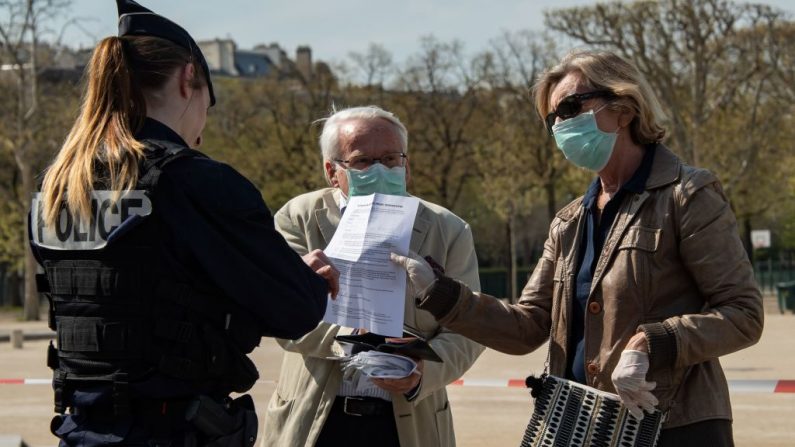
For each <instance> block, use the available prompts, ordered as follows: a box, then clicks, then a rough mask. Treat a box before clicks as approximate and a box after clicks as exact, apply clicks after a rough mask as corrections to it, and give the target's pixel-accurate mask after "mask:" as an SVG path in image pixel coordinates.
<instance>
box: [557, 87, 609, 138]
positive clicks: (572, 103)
mask: <svg viewBox="0 0 795 447" xmlns="http://www.w3.org/2000/svg"><path fill="white" fill-rule="evenodd" d="M615 96H616V95H615V94H613V92H610V91H607V90H596V91H593V92H587V93H575V94H573V95H569V96H567V97H565V98H563V99H561V100H560V102H559V103H558V108H557V109H555V110H553V111H551V112H549V113H548V114H547V117H546V118H545V119H544V121H545V122H546V124H547V130H548V131H549V134H550V135H552V126H554V125H555V121H557V118H560V119H561V121H566V120H567V119H569V118H574V117H575V116H577V115H579V114H580V112H582V103H583V102H585V101H587V100H589V99H591V98H614V97H615Z"/></svg>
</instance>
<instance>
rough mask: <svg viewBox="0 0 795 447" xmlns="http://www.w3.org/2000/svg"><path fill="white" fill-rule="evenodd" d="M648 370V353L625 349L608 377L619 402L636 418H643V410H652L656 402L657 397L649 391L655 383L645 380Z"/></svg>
mask: <svg viewBox="0 0 795 447" xmlns="http://www.w3.org/2000/svg"><path fill="white" fill-rule="evenodd" d="M648 371H649V354H647V353H645V352H643V351H635V350H631V349H627V350H625V351H624V352H622V353H621V359H620V360H619V361H618V365H616V369H614V370H613V374H612V376H611V377H610V378H611V379H612V381H613V386H615V387H616V392H617V393H618V396H619V397H620V398H621V402H622V403H623V404H624V406H626V407H627V410H629V412H630V413H631V414H632V415H633V416H635V417H636V418H638V419H643V410H646V411H654V407H655V405H657V404H658V402H657V398H656V397H654V395H653V394H652V393H651V391H652V390H653V389H654V387H655V386H657V384H656V383H654V382H647V381H646V373H647V372H648Z"/></svg>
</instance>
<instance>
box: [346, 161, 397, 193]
mask: <svg viewBox="0 0 795 447" xmlns="http://www.w3.org/2000/svg"><path fill="white" fill-rule="evenodd" d="M345 175H346V176H347V177H348V197H353V196H367V195H370V194H373V193H376V192H377V193H381V194H391V195H393V196H407V195H408V194H407V193H406V168H405V167H403V166H396V167H394V168H387V167H386V166H384V165H382V164H381V163H375V164H373V165H372V166H370V167H369V168H367V169H362V170H357V169H350V168H349V169H346V170H345Z"/></svg>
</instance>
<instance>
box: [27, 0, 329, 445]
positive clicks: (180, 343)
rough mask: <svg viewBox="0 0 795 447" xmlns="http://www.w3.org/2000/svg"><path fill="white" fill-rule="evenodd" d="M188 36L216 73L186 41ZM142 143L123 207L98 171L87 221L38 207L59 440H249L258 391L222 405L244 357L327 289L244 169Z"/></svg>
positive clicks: (300, 320) (146, 129)
mask: <svg viewBox="0 0 795 447" xmlns="http://www.w3.org/2000/svg"><path fill="white" fill-rule="evenodd" d="M123 7H130V8H134V11H135V12H136V13H135V14H133V15H134V16H136V17H138V19H140V18H141V17H149V18H151V19H152V20H154V22H151V21H148V22H147V21H144V22H140V23H138V24H137V25H136V24H135V23H133V24H132V25H134V26H132V29H139V30H140V29H141V28H145V27H148V28H147V29H149V30H150V31H151V29H152V28H151V27H152V26H153V24H154V25H156V26H161V27H162V26H165V27H166V28H167V29H166V34H167V35H169V34H168V33H171V34H175V33H176V34H177V35H178V36H177V37H178V38H179V39H183V38H184V36H187V37H188V39H190V36H188V35H187V33H186V32H184V30H182V29H181V28H179V27H178V26H177V25H175V24H173V23H172V22H170V21H168V20H167V19H164V18H162V17H161V16H157V15H155V14H152V13H151V12H149V13H145V12H142V11H141V9H143V8H142V7H140V6H139V5H137V4H135V2H132V1H130V0H119V9H120V14H124V13H123V9H122V8H123ZM139 8H140V9H139ZM145 11H148V10H145ZM122 17H124V16H123V15H122ZM123 21H124V20H122V22H123ZM164 24H165V25H164ZM127 25H128V26H129V25H130V24H129V23H128V24H127ZM120 26H121V25H120ZM136 26H137V27H138V28H136ZM169 27H172V28H169ZM173 27H176V28H173ZM175 30H176V31H175ZM150 31H148V33H149V34H152V35H158V36H160V37H165V36H163V35H162V34H163V33H160V34H158V33H152V32H150ZM180 33H183V34H184V35H183V34H180ZM172 37H173V36H172ZM175 41H176V40H175ZM182 42H183V43H180V42H177V43H180V44H181V45H183V46H184V45H193V49H192V51H193V52H194V54H197V53H196V52H198V54H197V57H199V58H201V62H202V63H203V66H204V67H205V68H206V63H205V62H204V58H203V56H201V52H200V51H198V47H196V46H195V43H192V39H190V42H187V41H185V40H183V41H182ZM186 42H187V43H186ZM207 79H208V80H209V73H207ZM210 92H211V97H212V100H213V102H214V94H212V86H211V85H210ZM136 139H138V140H139V141H141V142H143V143H144V144H145V145H146V147H147V151H146V154H147V155H146V159H145V160H143V161H142V162H141V164H140V168H139V181H138V184H137V186H136V188H135V190H134V191H130V192H126V193H124V194H122V196H121V197H120V198H119V199H118V200H116V197H114V194H113V192H111V191H107V187H106V185H104V184H102V181H101V180H100V181H99V182H98V184H97V185H95V191H94V192H93V194H92V214H93V218H92V220H91V222H88V223H80V222H76V221H75V220H74V219H73V218H72V217H71V216H70V215H69V213H68V212H66V210H65V209H64V211H63V212H62V213H61V216H60V219H59V221H58V224H57V225H56V226H55V228H53V229H50V228H46V227H45V226H44V225H43V223H42V222H41V214H40V212H41V210H40V201H39V199H38V197H37V198H34V201H33V207H32V210H31V219H30V221H31V225H30V236H31V247H32V249H33V252H34V254H35V255H36V257H37V259H38V261H39V263H40V264H41V265H42V267H43V268H44V273H43V274H41V275H39V278H38V280H39V288H40V291H42V292H44V293H46V294H47V296H48V298H49V300H50V324H51V327H52V328H53V329H55V330H56V331H57V342H56V344H55V345H51V346H50V349H49V353H48V364H49V366H50V367H51V368H53V370H54V379H53V387H54V390H55V410H56V412H58V413H59V414H60V415H59V416H56V418H55V419H54V420H53V426H52V430H53V433H55V434H56V435H57V436H59V437H60V438H61V439H62V440H63V443H65V444H67V445H81V446H91V445H109V444H118V445H122V444H123V445H241V446H242V445H252V444H253V441H254V439H255V437H256V428H257V422H256V415H255V414H254V412H253V404H252V403H251V400H250V398H247V396H246V397H244V398H240V399H238V400H236V401H234V402H232V403H230V402H229V400H228V399H227V396H228V395H229V393H231V392H245V391H247V390H248V389H250V388H251V387H252V386H253V384H254V383H255V381H256V380H257V378H258V375H257V371H256V369H255V367H254V365H253V363H252V362H251V361H250V360H249V359H248V357H247V356H246V354H247V353H249V352H251V351H252V350H253V348H254V347H255V346H257V345H258V344H259V340H260V338H261V337H262V336H276V337H281V338H291V339H294V338H298V337H300V336H302V335H303V334H305V333H306V332H308V331H310V330H312V329H314V327H315V326H316V325H317V323H318V321H319V320H320V318H322V316H323V313H324V311H325V303H326V299H327V298H326V297H327V290H328V285H327V283H326V281H325V280H324V279H323V278H321V277H320V276H318V275H316V274H315V273H314V272H313V271H312V270H311V269H310V268H309V267H307V266H306V265H305V264H304V262H303V261H302V260H301V258H300V257H299V256H298V255H297V254H296V253H295V252H294V251H293V250H291V249H290V248H289V247H288V245H287V243H286V242H285V241H284V239H283V238H282V237H281V235H279V234H278V233H277V232H276V230H275V229H274V226H273V219H272V217H271V214H270V212H269V211H268V209H267V207H266V206H265V203H264V202H263V201H262V197H261V195H260V193H259V191H258V190H257V189H256V188H255V187H254V185H252V184H251V183H250V182H249V181H248V180H246V179H245V178H244V177H242V176H241V175H240V174H239V173H237V172H236V171H235V170H234V169H232V168H231V167H229V166H227V165H224V164H222V163H219V162H216V161H213V160H211V159H209V158H207V157H206V156H204V155H202V154H201V153H199V152H197V151H193V150H191V149H189V148H188V146H187V144H186V143H185V142H184V141H183V140H182V138H181V137H180V136H179V135H177V134H176V133H175V132H174V131H173V130H171V129H170V128H169V127H167V126H165V125H164V124H162V123H160V122H158V121H155V120H153V119H149V118H147V120H146V122H145V125H144V126H143V128H142V129H141V130H140V131H139V132H138V133H137V134H136ZM97 169H98V170H97V172H95V178H98V179H102V178H103V175H102V174H103V173H102V172H101V171H102V168H101V166H100V167H98V168H97ZM67 409H68V410H69V411H68V412H66V410H67ZM212 442H217V444H212Z"/></svg>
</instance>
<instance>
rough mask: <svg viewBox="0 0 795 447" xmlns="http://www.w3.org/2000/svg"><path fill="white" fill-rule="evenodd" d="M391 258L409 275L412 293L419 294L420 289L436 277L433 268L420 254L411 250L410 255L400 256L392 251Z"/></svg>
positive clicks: (428, 284) (423, 288)
mask: <svg viewBox="0 0 795 447" xmlns="http://www.w3.org/2000/svg"><path fill="white" fill-rule="evenodd" d="M389 258H390V259H391V260H392V262H394V263H395V264H397V265H399V266H401V267H403V268H404V269H405V270H406V273H408V275H409V284H410V285H411V287H412V289H413V293H412V295H417V294H418V293H420V291H422V290H425V288H427V287H428V286H430V285H431V284H432V283H433V281H434V280H435V279H436V275H434V274H433V269H431V266H430V265H429V264H428V262H426V261H425V260H424V259H422V257H420V255H418V254H417V253H414V252H413V251H409V255H408V257H407V256H400V255H399V254H397V253H392V254H391V255H390V256H389Z"/></svg>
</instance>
